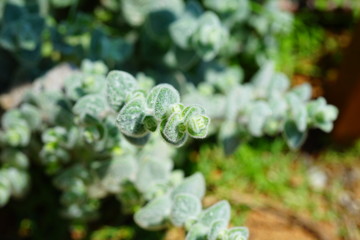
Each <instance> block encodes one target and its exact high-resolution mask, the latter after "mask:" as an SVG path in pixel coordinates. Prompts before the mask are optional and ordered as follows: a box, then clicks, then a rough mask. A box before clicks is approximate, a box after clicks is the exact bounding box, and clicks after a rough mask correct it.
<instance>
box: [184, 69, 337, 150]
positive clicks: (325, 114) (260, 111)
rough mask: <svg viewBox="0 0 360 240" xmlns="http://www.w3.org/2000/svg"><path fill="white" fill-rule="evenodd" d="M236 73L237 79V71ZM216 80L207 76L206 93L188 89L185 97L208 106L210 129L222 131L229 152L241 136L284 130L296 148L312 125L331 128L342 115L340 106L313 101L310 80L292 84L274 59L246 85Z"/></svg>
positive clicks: (245, 137) (213, 131)
mask: <svg viewBox="0 0 360 240" xmlns="http://www.w3.org/2000/svg"><path fill="white" fill-rule="evenodd" d="M233 74H234V77H233V78H236V76H237V75H238V73H236V72H234V73H233ZM212 79H213V78H212V77H211V78H210V77H209V78H207V79H206V82H204V83H202V88H204V87H206V89H207V91H201V90H200V89H199V90H200V91H199V90H197V89H196V88H190V90H189V92H188V94H186V95H185V100H184V101H185V102H187V101H189V102H195V103H198V104H200V105H203V106H205V108H206V112H207V113H208V115H209V116H210V118H212V119H213V124H212V129H211V131H210V132H211V133H219V140H220V142H221V143H222V144H223V145H224V149H225V151H226V152H227V153H231V152H232V151H234V150H235V148H236V146H237V145H238V144H239V143H240V141H238V140H237V139H240V138H242V139H250V138H252V137H262V136H265V135H270V136H276V135H278V134H280V133H283V136H284V138H285V140H286V141H287V143H288V146H289V147H290V148H292V149H298V148H299V147H300V146H301V145H302V143H303V142H304V141H305V139H306V136H307V131H308V129H309V128H320V129H321V130H323V131H325V132H329V131H331V130H332V128H333V122H334V121H335V120H336V118H337V115H338V110H337V109H336V107H334V106H332V105H329V104H327V103H326V101H325V99H324V98H319V99H316V100H311V99H310V98H311V87H310V85H309V84H306V83H305V84H302V85H299V86H296V87H293V88H290V81H289V79H288V78H287V76H286V75H284V74H282V73H278V72H275V70H274V64H273V63H272V62H267V63H266V64H265V65H264V66H263V67H262V68H261V69H260V70H259V71H258V72H257V73H256V74H255V75H254V77H253V78H252V79H251V81H250V82H248V83H243V84H241V83H240V82H236V81H231V82H230V81H229V82H220V81H219V82H215V81H213V80H212ZM229 83H231V84H229ZM219 86H222V87H219ZM221 89H227V90H226V91H221ZM210 93H211V94H210ZM213 93H215V95H214V94H213ZM214 98H216V100H217V101H214V100H213V99H214Z"/></svg>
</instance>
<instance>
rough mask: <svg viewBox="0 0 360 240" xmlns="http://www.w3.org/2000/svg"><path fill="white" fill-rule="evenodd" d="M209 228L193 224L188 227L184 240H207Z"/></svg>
mask: <svg viewBox="0 0 360 240" xmlns="http://www.w3.org/2000/svg"><path fill="white" fill-rule="evenodd" d="M208 231H209V227H207V226H206V225H203V224H201V223H195V224H194V225H192V226H191V227H190V230H189V232H188V233H187V235H186V238H185V240H207V233H208Z"/></svg>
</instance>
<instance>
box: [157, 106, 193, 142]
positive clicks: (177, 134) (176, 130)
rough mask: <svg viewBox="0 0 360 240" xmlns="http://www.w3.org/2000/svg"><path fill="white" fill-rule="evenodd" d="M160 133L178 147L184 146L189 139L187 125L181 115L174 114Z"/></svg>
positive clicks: (163, 125) (164, 122) (165, 122)
mask: <svg viewBox="0 0 360 240" xmlns="http://www.w3.org/2000/svg"><path fill="white" fill-rule="evenodd" d="M160 132H161V135H162V136H163V138H164V139H165V140H166V141H167V142H168V143H171V144H172V145H174V146H176V147H180V146H182V145H183V144H184V143H185V142H186V139H187V133H186V125H185V122H184V118H183V117H182V114H181V113H176V112H175V113H173V114H172V115H171V116H170V117H169V118H168V119H167V120H163V121H162V122H161V125H160Z"/></svg>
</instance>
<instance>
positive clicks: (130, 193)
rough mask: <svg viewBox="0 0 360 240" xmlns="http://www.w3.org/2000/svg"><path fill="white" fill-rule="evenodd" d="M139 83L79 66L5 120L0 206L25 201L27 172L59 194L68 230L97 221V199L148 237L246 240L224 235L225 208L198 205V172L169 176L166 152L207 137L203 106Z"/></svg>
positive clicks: (168, 89) (244, 234) (242, 231)
mask: <svg viewBox="0 0 360 240" xmlns="http://www.w3.org/2000/svg"><path fill="white" fill-rule="evenodd" d="M138 76H139V77H137V78H139V80H138V79H137V78H135V77H134V76H132V75H131V74H129V73H126V72H124V71H118V70H114V71H110V72H109V73H108V70H107V68H106V66H104V65H103V64H102V63H100V62H94V63H92V62H89V61H84V63H83V64H82V67H81V70H80V71H75V72H74V74H73V75H72V76H70V77H69V78H68V79H66V80H65V81H64V86H63V88H62V89H58V90H46V89H44V88H45V85H44V87H43V88H38V89H37V90H35V89H34V90H32V91H30V92H29V93H28V94H27V95H26V96H25V97H24V100H23V102H22V103H21V105H20V106H19V107H18V108H15V109H12V110H9V111H8V112H6V113H5V114H4V115H3V117H2V129H1V134H0V136H1V139H0V143H1V145H0V148H1V150H2V151H1V152H2V154H1V156H0V157H1V169H0V173H1V174H0V205H1V206H4V205H6V203H7V202H8V201H10V198H11V197H13V198H20V197H24V196H26V193H27V192H28V191H29V190H31V172H29V170H28V169H29V166H34V167H35V166H36V167H38V168H40V169H42V170H43V172H44V173H45V174H46V175H48V176H49V177H50V178H51V179H52V184H53V186H54V187H56V188H57V189H58V190H60V192H61V197H60V199H59V201H60V203H61V205H62V206H63V209H62V214H63V215H64V216H65V217H67V218H69V219H71V220H73V221H74V222H77V223H79V222H82V223H84V224H86V223H88V222H90V221H92V220H94V219H96V218H98V216H99V214H101V213H100V212H99V209H100V206H101V202H102V199H104V198H106V197H107V196H114V197H115V198H116V199H117V200H118V201H119V202H121V206H122V207H123V212H124V213H127V214H133V215H134V222H135V223H136V224H138V225H139V226H140V227H142V228H144V229H147V230H160V229H163V228H167V227H169V226H171V225H173V226H177V227H183V228H185V229H186V231H187V235H186V239H187V240H192V239H194V240H195V239H199V238H201V239H223V240H225V239H226V240H233V239H234V240H235V239H247V238H248V235H249V232H248V230H247V229H246V228H244V227H234V228H228V225H229V221H230V204H229V203H228V202H227V201H224V200H223V201H220V202H218V203H216V204H215V205H213V206H210V207H208V208H204V207H203V206H202V198H203V197H204V196H205V193H206V187H205V179H204V177H203V175H202V174H201V173H195V174H193V175H191V176H188V177H185V176H184V172H183V171H182V170H174V169H173V168H174V162H173V160H172V159H173V154H174V151H175V148H174V147H180V146H181V145H183V144H185V142H186V140H187V139H188V138H189V137H191V138H195V139H197V138H204V137H206V135H207V132H208V128H209V125H210V118H209V117H208V116H207V114H206V112H205V110H204V108H203V107H201V106H200V105H191V104H190V105H186V104H184V103H182V102H181V99H180V94H179V92H178V91H177V90H176V89H175V88H174V87H172V86H171V85H169V84H158V85H156V86H154V87H149V86H151V85H153V84H148V83H147V84H144V82H148V79H147V78H146V77H144V76H143V75H138ZM144 79H145V80H144ZM29 153H32V154H29ZM32 187H38V186H32ZM119 214H120V213H119Z"/></svg>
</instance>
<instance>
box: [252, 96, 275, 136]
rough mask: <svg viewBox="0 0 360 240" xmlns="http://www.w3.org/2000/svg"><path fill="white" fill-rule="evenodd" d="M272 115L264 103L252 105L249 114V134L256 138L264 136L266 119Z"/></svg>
mask: <svg viewBox="0 0 360 240" xmlns="http://www.w3.org/2000/svg"><path fill="white" fill-rule="evenodd" d="M270 115H271V109H270V107H269V105H268V104H267V103H266V102H264V101H257V102H255V103H254V104H253V105H252V108H251V110H250V113H249V121H248V124H249V125H248V128H249V132H250V133H251V134H252V135H253V136H256V137H260V136H262V135H263V128H264V125H265V122H266V119H267V118H268V117H269V116H270Z"/></svg>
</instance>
